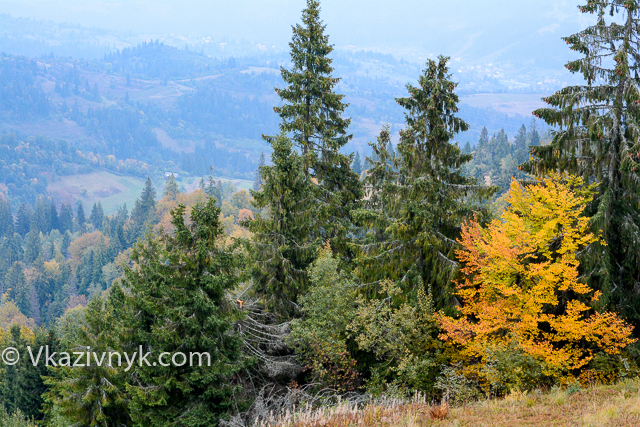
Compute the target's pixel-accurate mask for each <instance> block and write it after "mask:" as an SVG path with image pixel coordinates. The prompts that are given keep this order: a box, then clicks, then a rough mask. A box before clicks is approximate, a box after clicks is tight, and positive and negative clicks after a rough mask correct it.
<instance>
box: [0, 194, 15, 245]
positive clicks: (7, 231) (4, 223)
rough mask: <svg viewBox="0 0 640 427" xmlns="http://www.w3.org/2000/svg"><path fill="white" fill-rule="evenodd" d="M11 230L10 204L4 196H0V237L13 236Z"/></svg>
mask: <svg viewBox="0 0 640 427" xmlns="http://www.w3.org/2000/svg"><path fill="white" fill-rule="evenodd" d="M13 230H14V226H13V213H12V212H11V204H10V203H9V201H8V200H6V199H5V198H4V197H1V196H0V238H1V237H5V236H6V237H11V236H13Z"/></svg>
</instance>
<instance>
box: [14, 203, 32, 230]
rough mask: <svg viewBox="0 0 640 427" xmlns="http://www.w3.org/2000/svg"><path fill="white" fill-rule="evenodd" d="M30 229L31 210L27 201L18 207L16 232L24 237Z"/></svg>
mask: <svg viewBox="0 0 640 427" xmlns="http://www.w3.org/2000/svg"><path fill="white" fill-rule="evenodd" d="M30 229H31V210H30V209H29V207H28V206H27V205H26V203H22V204H21V205H20V207H19V208H18V214H17V217H16V232H17V233H18V234H19V235H20V236H21V237H24V236H26V235H27V233H28V232H29V230H30Z"/></svg>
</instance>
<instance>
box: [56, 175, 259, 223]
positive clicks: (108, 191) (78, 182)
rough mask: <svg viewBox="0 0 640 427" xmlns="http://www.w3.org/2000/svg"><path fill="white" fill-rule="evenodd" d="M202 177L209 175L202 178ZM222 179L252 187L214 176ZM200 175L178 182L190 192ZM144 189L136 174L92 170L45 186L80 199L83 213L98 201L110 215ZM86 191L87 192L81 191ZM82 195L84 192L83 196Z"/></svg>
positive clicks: (61, 196)
mask: <svg viewBox="0 0 640 427" xmlns="http://www.w3.org/2000/svg"><path fill="white" fill-rule="evenodd" d="M204 178H205V180H207V179H208V177H204ZM215 180H216V181H217V180H221V181H222V182H231V183H232V184H233V185H234V186H235V187H236V189H238V190H249V189H250V188H253V181H247V180H243V179H225V178H215ZM199 183H200V177H195V178H193V177H190V178H185V179H184V181H181V182H179V183H178V184H179V185H180V186H181V187H183V188H184V189H185V190H186V191H187V192H192V191H194V190H196V189H198V188H199ZM154 185H155V187H156V200H159V199H160V198H162V190H163V189H164V180H162V181H159V182H154ZM143 188H144V180H143V179H140V178H138V177H133V176H127V175H115V174H113V173H111V172H107V171H99V172H92V173H87V174H80V175H71V176H63V177H61V178H60V179H58V180H56V181H54V182H51V183H50V184H49V186H48V187H47V189H48V191H49V193H51V194H53V195H54V197H55V198H56V200H60V201H64V200H81V201H82V204H83V205H84V208H85V213H87V214H89V213H90V212H91V207H92V206H93V204H94V203H97V202H98V201H99V202H100V203H102V208H103V209H104V212H105V213H106V214H109V215H110V214H113V213H115V212H116V211H117V210H118V207H120V206H122V205H123V204H124V203H126V204H127V208H128V209H129V212H131V209H132V208H133V204H134V203H135V201H136V199H137V198H138V197H140V194H141V193H142V189H143ZM83 190H86V193H84V192H83ZM83 194H84V195H83Z"/></svg>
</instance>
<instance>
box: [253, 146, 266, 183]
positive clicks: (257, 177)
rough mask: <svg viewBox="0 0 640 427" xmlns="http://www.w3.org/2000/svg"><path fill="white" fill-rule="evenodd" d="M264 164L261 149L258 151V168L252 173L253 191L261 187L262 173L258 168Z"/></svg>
mask: <svg viewBox="0 0 640 427" xmlns="http://www.w3.org/2000/svg"><path fill="white" fill-rule="evenodd" d="M265 164H266V163H265V157H264V151H262V152H260V160H259V161H258V168H257V169H256V171H255V173H254V178H253V191H260V189H261V188H262V174H261V172H260V168H262V167H263V166H264V165H265Z"/></svg>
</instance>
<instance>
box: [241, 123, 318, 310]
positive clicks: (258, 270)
mask: <svg viewBox="0 0 640 427" xmlns="http://www.w3.org/2000/svg"><path fill="white" fill-rule="evenodd" d="M270 142H271V145H272V148H273V153H272V155H271V161H272V163H273V165H272V166H264V167H262V168H261V169H260V174H261V177H262V182H263V186H262V190H261V191H259V192H256V191H252V192H251V194H252V196H253V202H252V203H253V205H254V207H255V208H256V210H257V211H258V212H266V213H265V214H264V215H262V214H260V213H257V214H256V216H255V219H254V220H250V221H247V222H246V223H245V224H243V225H244V226H245V227H247V228H248V229H249V230H250V231H251V232H252V233H253V237H252V239H251V240H250V241H248V242H247V243H248V252H249V259H250V260H251V265H250V269H249V271H250V274H251V277H252V279H253V286H254V292H255V293H256V294H257V295H258V296H259V297H261V299H262V301H263V303H264V305H265V306H266V308H267V309H269V310H270V311H274V312H277V313H279V314H281V315H283V316H284V317H285V318H286V317H290V316H293V315H294V314H295V312H296V308H297V303H298V297H299V295H300V294H301V293H302V292H303V291H304V290H305V288H306V286H307V277H306V269H307V267H308V266H309V264H310V263H311V261H312V260H313V258H314V257H315V253H316V249H317V248H318V247H319V242H316V241H313V240H309V236H310V235H311V234H312V231H311V230H312V229H313V228H314V227H316V226H317V224H316V222H315V218H313V215H312V214H311V212H312V210H311V209H309V206H310V205H312V204H313V203H314V199H313V194H312V193H310V192H309V185H310V183H309V177H308V176H307V175H306V174H305V173H304V167H303V160H302V158H301V156H300V155H299V154H298V153H297V152H296V150H295V149H294V148H293V144H292V142H291V140H290V139H289V138H287V137H286V136H285V135H284V134H280V136H278V137H277V138H275V139H272V140H270Z"/></svg>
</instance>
